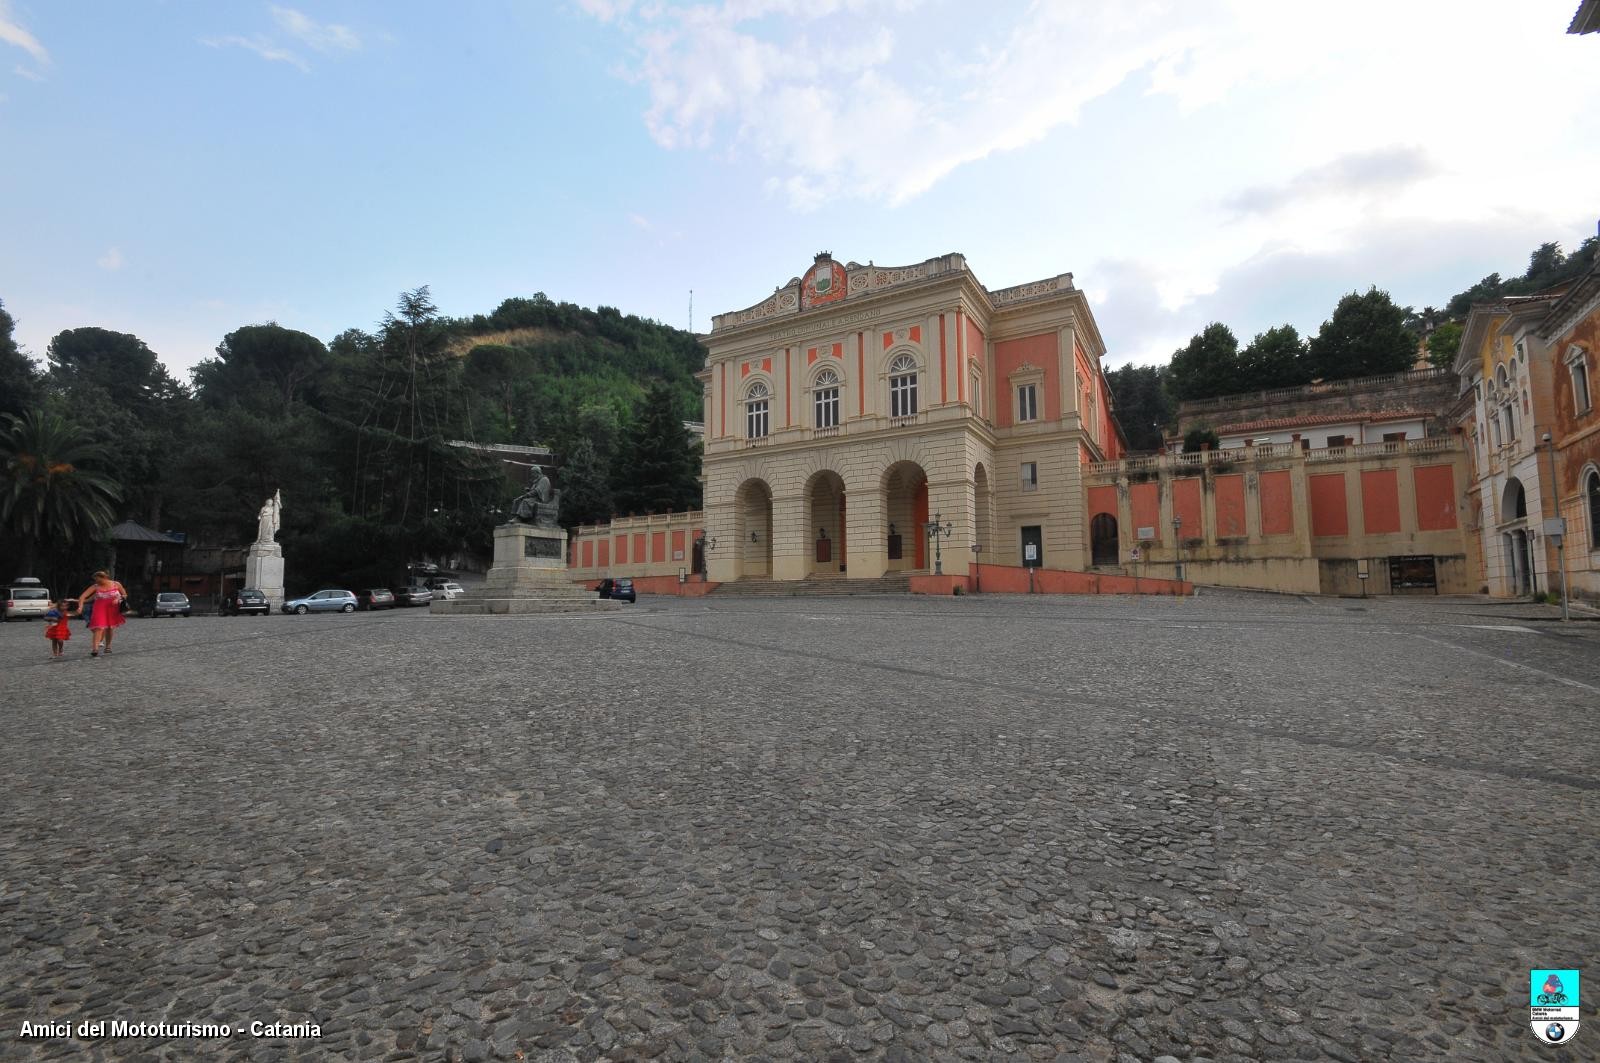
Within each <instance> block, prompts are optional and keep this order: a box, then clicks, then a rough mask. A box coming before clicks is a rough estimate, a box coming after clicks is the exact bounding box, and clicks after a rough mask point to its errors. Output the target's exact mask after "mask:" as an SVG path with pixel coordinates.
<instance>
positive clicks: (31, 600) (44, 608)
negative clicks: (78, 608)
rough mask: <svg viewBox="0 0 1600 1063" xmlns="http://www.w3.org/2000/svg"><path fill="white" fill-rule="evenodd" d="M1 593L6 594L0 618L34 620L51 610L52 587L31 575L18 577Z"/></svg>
mask: <svg viewBox="0 0 1600 1063" xmlns="http://www.w3.org/2000/svg"><path fill="white" fill-rule="evenodd" d="M0 593H3V594H4V595H5V597H4V598H0V601H3V602H5V606H4V607H3V610H0V620H7V621H9V620H32V619H34V618H35V617H41V616H44V614H46V613H48V612H49V611H50V588H49V587H46V586H45V585H44V584H43V583H40V582H39V581H38V580H36V579H34V578H33V577H31V576H19V577H17V578H16V579H14V580H12V581H11V584H10V586H7V587H0Z"/></svg>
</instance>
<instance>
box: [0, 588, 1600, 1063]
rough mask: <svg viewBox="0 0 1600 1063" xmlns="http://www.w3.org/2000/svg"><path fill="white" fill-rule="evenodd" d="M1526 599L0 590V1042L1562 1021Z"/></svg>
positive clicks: (654, 1053) (300, 1044)
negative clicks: (222, 594) (94, 606)
mask: <svg viewBox="0 0 1600 1063" xmlns="http://www.w3.org/2000/svg"><path fill="white" fill-rule="evenodd" d="M1550 615H1551V613H1550V611H1549V610H1543V611H1540V610H1528V609H1518V608H1516V607H1506V606H1500V605H1496V604H1493V603H1490V602H1487V601H1484V600H1481V599H1456V600H1433V599H1429V600H1416V599H1406V600H1400V599H1383V600H1373V601H1369V602H1353V601H1340V600H1335V599H1301V598H1276V597H1270V596H1264V595H1263V596H1257V595H1247V594H1231V595H1230V594H1215V595H1214V594H1209V593H1208V594H1207V595H1205V596H1203V597H1201V598H1199V599H1195V600H1189V601H1183V600H1173V599H1150V600H1137V599H1126V598H1105V599H1089V598H1020V597H1015V598H994V597H991V598H985V597H981V596H979V597H968V598H954V599H915V598H870V599H798V600H783V601H760V600H749V599H743V600H727V601H723V602H719V601H717V600H716V599H715V598H712V599H709V600H705V601H684V602H679V601H673V600H667V601H659V600H648V599H647V600H645V601H642V602H641V603H640V605H639V606H637V607H634V608H631V609H629V610H626V611H623V612H621V613H620V614H608V615H606V616H604V617H579V618H572V617H566V616H563V617H551V618H494V617H486V618H476V617H461V618H445V617H431V616H429V615H427V614H426V613H425V612H421V611H413V612H397V613H393V614H379V615H374V616H367V615H356V616H329V617H281V616H274V617H270V618H264V619H246V618H238V619H221V618H196V619H193V620H187V621H184V620H177V621H152V620H145V621H135V622H133V623H132V624H131V625H130V626H129V628H128V629H127V630H126V631H125V632H124V633H123V634H122V636H121V637H119V639H118V640H117V645H116V652H115V654H114V655H113V656H112V657H110V658H106V659H101V660H91V659H89V657H88V645H87V639H86V638H83V637H81V635H78V637H75V638H74V639H73V641H72V643H71V652H70V658H69V659H68V660H67V661H65V662H61V663H53V662H50V661H48V660H47V659H46V643H45V641H44V639H43V638H42V629H41V627H40V626H39V625H37V624H11V625H6V626H4V627H0V661H3V662H4V682H3V687H0V697H3V699H4V701H3V705H4V726H5V741H4V743H3V744H0V764H3V766H4V786H5V804H6V814H5V816H4V817H3V818H0V1018H3V1022H0V1056H3V1057H5V1058H62V1059H65V1058H83V1057H88V1058H108V1059H109V1058H133V1057H141V1058H150V1059H160V1058H173V1059H178V1058H183V1059H189V1058H208V1059H209V1058H224V1059H227V1058H259V1059H269V1058H270V1059H282V1058H306V1059H322V1058H346V1059H412V1058H423V1059H461V1060H473V1061H476V1060H484V1059H528V1060H571V1059H577V1060H592V1059H602V1058H603V1059H640V1058H664V1059H693V1058H772V1059H806V1060H821V1059H887V1060H893V1059H902V1060H905V1059H934V1060H955V1059H1014V1060H1019V1061H1021V1060H1030V1059H1038V1060H1052V1059H1054V1060H1083V1061H1117V1063H1125V1061H1130V1060H1136V1061H1141V1063H1148V1061H1151V1060H1160V1061H1161V1063H1172V1060H1179V1061H1184V1063H1190V1061H1199V1060H1208V1059H1209V1060H1244V1059H1251V1060H1254V1059H1308V1060H1309V1059H1332V1060H1342V1061H1354V1060H1407V1061H1410V1060H1450V1061H1476V1060H1485V1061H1487V1060H1502V1059H1529V1060H1534V1059H1538V1060H1552V1059H1553V1060H1576V1059H1594V1058H1597V1054H1600V1021H1595V1020H1594V1019H1593V1018H1591V1022H1590V1023H1586V1024H1585V1025H1586V1026H1588V1025H1590V1024H1593V1025H1595V1026H1596V1027H1597V1028H1595V1029H1592V1030H1591V1029H1584V1030H1582V1031H1581V1032H1580V1033H1579V1034H1578V1035H1577V1038H1576V1039H1575V1040H1574V1041H1573V1042H1572V1043H1571V1044H1570V1045H1569V1046H1567V1047H1564V1048H1560V1049H1557V1048H1551V1047H1548V1046H1544V1045H1541V1044H1539V1043H1538V1042H1537V1041H1536V1040H1535V1038H1534V1036H1533V1034H1532V1032H1531V1031H1530V1029H1529V1027H1528V1012H1527V1011H1526V1010H1525V1009H1526V1005H1527V997H1526V996H1525V989H1526V985H1527V982H1526V978H1527V972H1528V970H1529V969H1530V968H1532V967H1578V968H1582V967H1585V966H1588V967H1589V968H1590V973H1591V979H1590V980H1591V985H1596V984H1600V981H1597V980H1600V948H1597V946H1600V919H1597V917H1596V915H1595V911H1596V902H1595V898H1596V897H1597V896H1600V838H1597V834H1596V831H1595V823H1596V822H1597V818H1600V817H1597V813H1600V800H1597V796H1600V795H1597V788H1600V770H1597V767H1596V765H1597V763H1600V759H1597V752H1600V750H1597V739H1596V734H1595V722H1596V721H1595V717H1596V714H1597V713H1600V623H1593V622H1588V623H1577V624H1572V625H1568V626H1566V627H1562V626H1561V625H1557V624H1553V623H1551V622H1549V620H1548V617H1549V616H1550ZM75 634H76V633H75ZM1586 961H1587V962H1586ZM1594 993H1595V990H1594V989H1593V988H1590V990H1589V997H1590V1001H1589V1003H1590V1006H1591V1009H1592V1005H1593V996H1594ZM118 1020H120V1021H124V1022H130V1023H138V1022H147V1023H159V1022H166V1023H169V1024H176V1023H216V1024H222V1023H226V1024H229V1025H230V1027H231V1028H232V1030H233V1032H232V1034H231V1035H230V1036H229V1037H228V1038H226V1039H223V1038H219V1037H200V1038H195V1037H186V1036H163V1035H162V1034H160V1033H159V1032H158V1033H157V1034H155V1035H153V1036H150V1035H146V1036H130V1037H123V1038H112V1037H110V1036H101V1037H98V1038H95V1037H86V1038H79V1037H78V1036H77V1032H76V1031H77V1026H76V1024H78V1023H80V1022H85V1021H90V1022H93V1021H99V1022H105V1023H110V1022H113V1021H118ZM24 1021H27V1022H30V1023H43V1022H62V1021H67V1022H71V1023H72V1024H73V1033H72V1035H71V1036H69V1037H44V1038H34V1039H31V1040H26V1041H24V1040H22V1039H21V1038H20V1037H19V1031H20V1029H21V1024H22V1023H23V1022H24ZM252 1022H259V1023H265V1024H270V1023H288V1024H295V1023H315V1024H317V1026H318V1027H319V1030H320V1037H317V1038H315V1039H312V1038H308V1037H303V1036H293V1037H287V1038H284V1037H273V1036H271V1035H270V1031H264V1032H263V1035H262V1036H254V1035H252V1034H251V1032H250V1030H249V1025H250V1023H252ZM241 1029H243V1031H244V1032H242V1033H241V1032H239V1031H240V1030H241Z"/></svg>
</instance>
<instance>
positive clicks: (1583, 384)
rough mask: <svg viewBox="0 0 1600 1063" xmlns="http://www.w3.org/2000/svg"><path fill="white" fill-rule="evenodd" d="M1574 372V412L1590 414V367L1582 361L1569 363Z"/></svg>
mask: <svg viewBox="0 0 1600 1063" xmlns="http://www.w3.org/2000/svg"><path fill="white" fill-rule="evenodd" d="M1568 368H1570V369H1571V370H1572V410H1573V412H1574V413H1588V412H1589V367H1588V366H1586V365H1584V364H1583V361H1582V359H1581V358H1580V359H1577V360H1574V361H1572V362H1570V363H1568Z"/></svg>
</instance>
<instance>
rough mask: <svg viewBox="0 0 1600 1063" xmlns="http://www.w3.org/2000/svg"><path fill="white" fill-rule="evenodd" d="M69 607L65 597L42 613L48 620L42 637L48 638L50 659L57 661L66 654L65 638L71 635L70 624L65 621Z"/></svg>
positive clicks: (69, 610)
mask: <svg viewBox="0 0 1600 1063" xmlns="http://www.w3.org/2000/svg"><path fill="white" fill-rule="evenodd" d="M69 612H71V609H70V608H69V606H68V605H67V600H66V599H65V598H63V599H61V600H60V601H59V602H57V603H56V604H55V605H54V606H52V607H51V608H50V611H49V612H47V613H45V614H44V618H45V620H46V621H47V622H48V623H47V624H46V626H45V629H44V637H45V638H47V639H49V640H50V659H51V660H52V661H59V660H61V659H62V657H63V656H65V655H66V650H67V640H68V639H70V638H71V637H72V625H70V624H68V623H67V614H68V613H69Z"/></svg>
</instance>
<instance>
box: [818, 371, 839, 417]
mask: <svg viewBox="0 0 1600 1063" xmlns="http://www.w3.org/2000/svg"><path fill="white" fill-rule="evenodd" d="M811 411H812V422H813V424H812V427H814V428H837V427H839V374H838V373H835V372H834V371H833V370H832V369H824V370H823V371H822V372H820V373H818V374H817V379H816V380H815V381H813V382H812V391H811Z"/></svg>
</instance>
